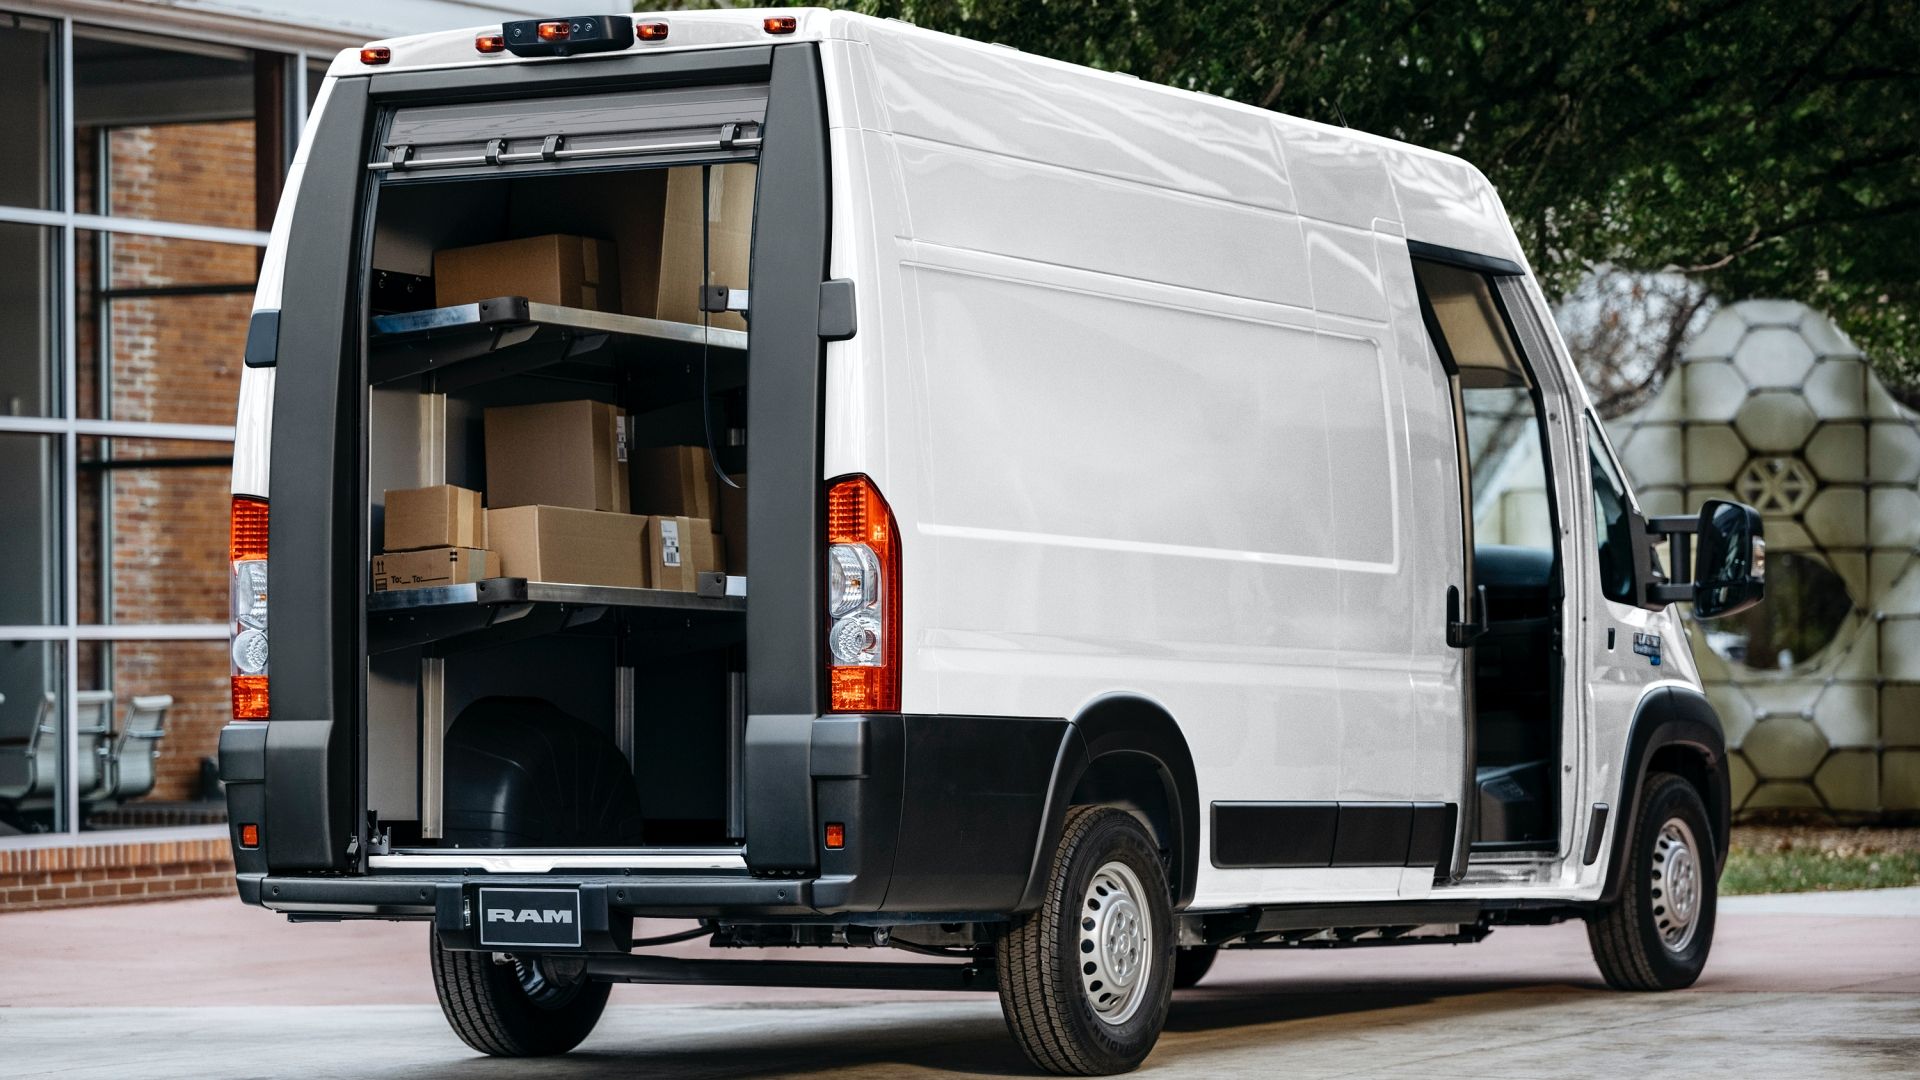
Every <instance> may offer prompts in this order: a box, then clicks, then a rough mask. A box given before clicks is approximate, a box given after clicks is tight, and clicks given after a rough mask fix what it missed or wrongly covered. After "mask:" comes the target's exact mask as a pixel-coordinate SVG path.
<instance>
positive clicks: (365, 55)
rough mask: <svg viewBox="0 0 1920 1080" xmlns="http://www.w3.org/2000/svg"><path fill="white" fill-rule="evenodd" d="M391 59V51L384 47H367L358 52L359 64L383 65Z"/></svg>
mask: <svg viewBox="0 0 1920 1080" xmlns="http://www.w3.org/2000/svg"><path fill="white" fill-rule="evenodd" d="M391 59H393V50H392V49H389V48H387V47H386V46H385V45H369V46H367V47H366V48H364V49H361V50H360V62H361V63H363V64H384V63H386V62H387V61H389V60H391Z"/></svg>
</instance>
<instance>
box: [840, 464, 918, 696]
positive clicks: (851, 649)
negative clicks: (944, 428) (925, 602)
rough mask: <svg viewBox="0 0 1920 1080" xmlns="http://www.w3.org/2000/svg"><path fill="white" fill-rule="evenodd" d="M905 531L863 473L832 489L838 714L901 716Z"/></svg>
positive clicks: (843, 481)
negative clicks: (902, 532)
mask: <svg viewBox="0 0 1920 1080" xmlns="http://www.w3.org/2000/svg"><path fill="white" fill-rule="evenodd" d="M900 633H901V626H900V533H899V529H898V527H896V526H895V524H894V521H893V511H892V510H891V509H889V508H888V507H887V501H886V500H885V499H884V498H882V497H881V496H880V489H879V488H876V487H874V486H873V481H871V480H869V479H867V478H866V477H864V476H850V477H847V478H846V479H843V480H836V481H834V482H833V483H832V485H831V486H830V487H829V488H828V489H827V681H828V707H829V708H830V709H831V710H832V711H834V712H898V711H900Z"/></svg>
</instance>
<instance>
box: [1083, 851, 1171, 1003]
mask: <svg viewBox="0 0 1920 1080" xmlns="http://www.w3.org/2000/svg"><path fill="white" fill-rule="evenodd" d="M1145 895H1146V893H1145V890H1144V889H1142V888H1141V885H1140V878H1139V877H1138V876H1136V875H1135V874H1134V872H1133V870H1132V869H1130V868H1129V867H1128V866H1127V865H1126V864H1125V863H1120V862H1110V863H1107V864H1105V865H1103V866H1102V867H1100V869H1099V870H1097V871H1095V872H1094V875H1093V879H1092V880H1091V881H1089V882H1088V883H1087V892H1086V895H1085V896H1084V897H1082V898H1081V901H1080V941H1079V946H1078V948H1079V954H1078V955H1079V960H1080V985H1081V987H1082V989H1084V990H1085V991H1086V995H1087V1002H1088V1004H1090V1005H1092V1006H1093V1014H1094V1015H1095V1016H1097V1017H1099V1018H1100V1019H1101V1020H1102V1021H1103V1022H1105V1023H1108V1024H1114V1025H1118V1024H1124V1023H1126V1022H1127V1020H1128V1019H1130V1018H1131V1017H1132V1016H1133V1014H1134V1011H1135V1010H1137V1009H1138V1008H1139V1007H1140V1002H1141V1000H1142V999H1144V998H1145V996H1146V994H1145V987H1146V983H1147V981H1148V976H1149V975H1150V974H1151V968H1152V965H1153V928H1152V927H1151V926H1150V925H1149V924H1148V922H1147V913H1146V910H1145V909H1144V908H1143V907H1142V906H1141V898H1142V897H1144V896H1145Z"/></svg>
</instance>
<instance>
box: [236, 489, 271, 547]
mask: <svg viewBox="0 0 1920 1080" xmlns="http://www.w3.org/2000/svg"><path fill="white" fill-rule="evenodd" d="M227 551H228V558H230V559H232V560H233V561H234V562H240V561H241V560H243V559H264V558H266V557H267V503H266V500H265V499H249V498H247V497H246V496H244V495H235V496H234V497H233V504H232V516H231V517H229V518H228V519H227Z"/></svg>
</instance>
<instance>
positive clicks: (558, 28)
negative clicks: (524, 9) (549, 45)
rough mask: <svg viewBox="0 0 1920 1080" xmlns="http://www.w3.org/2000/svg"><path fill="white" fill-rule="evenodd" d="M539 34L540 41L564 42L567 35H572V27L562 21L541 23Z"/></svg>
mask: <svg viewBox="0 0 1920 1080" xmlns="http://www.w3.org/2000/svg"><path fill="white" fill-rule="evenodd" d="M539 33H540V40H541V41H564V40H566V38H567V37H568V35H570V34H572V33H573V27H571V26H569V25H568V24H567V22H566V20H564V19H562V20H558V21H555V22H543V23H541V24H540V31H539Z"/></svg>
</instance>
